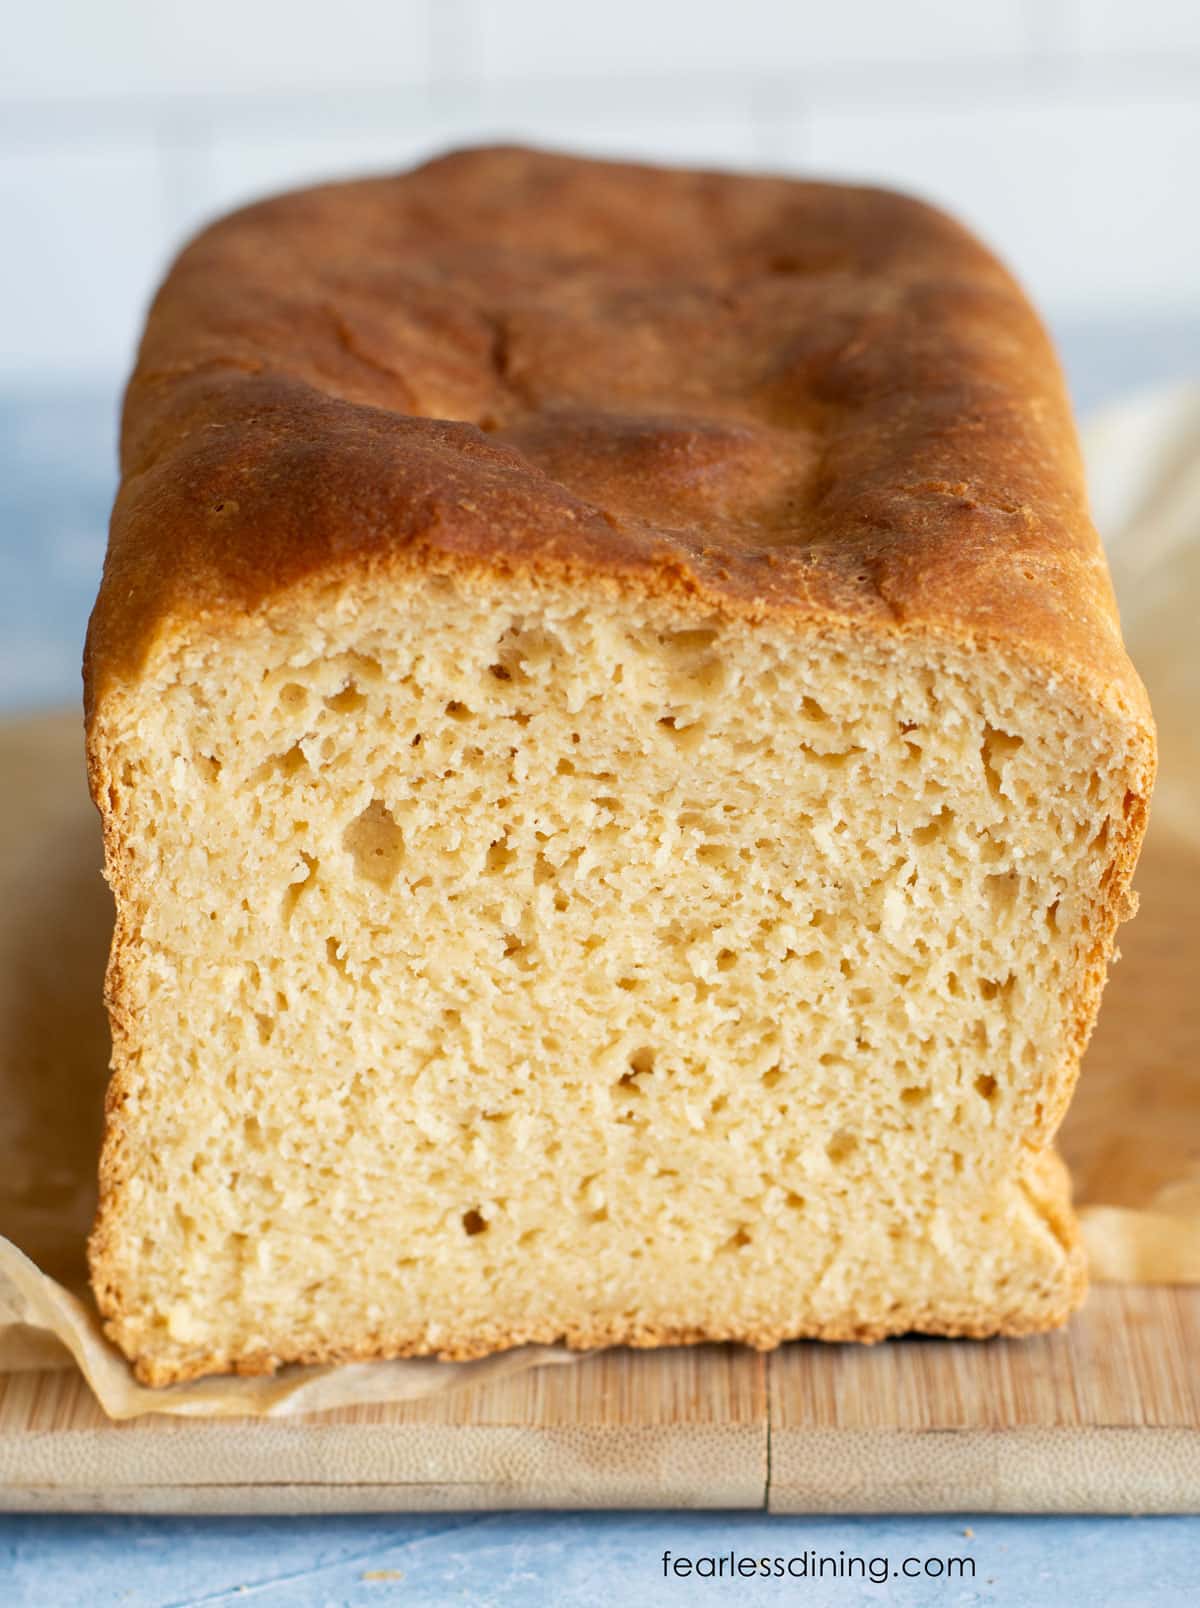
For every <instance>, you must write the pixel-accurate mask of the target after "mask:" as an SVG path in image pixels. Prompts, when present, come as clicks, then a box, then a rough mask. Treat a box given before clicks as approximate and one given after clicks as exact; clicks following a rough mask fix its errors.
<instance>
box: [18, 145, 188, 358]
mask: <svg viewBox="0 0 1200 1608" xmlns="http://www.w3.org/2000/svg"><path fill="white" fill-rule="evenodd" d="M160 183H161V171H160V164H159V160H158V156H157V153H156V152H155V151H154V150H153V149H149V150H148V149H146V148H144V147H143V146H141V145H139V144H132V145H130V144H126V143H124V142H121V141H113V142H111V143H107V142H106V143H105V144H104V145H103V146H102V148H101V149H99V150H88V149H81V148H79V147H77V146H75V145H74V144H69V145H62V144H58V143H47V144H45V145H41V146H38V147H36V148H35V149H31V150H25V151H21V152H17V153H14V154H10V155H4V156H0V218H3V219H4V232H5V239H6V244H5V247H4V250H3V251H0V309H3V311H2V312H0V319H2V323H0V365H2V369H0V372H3V373H7V374H10V375H18V376H21V377H22V378H24V377H35V378H36V377H41V376H43V375H45V376H46V377H54V376H64V377H66V376H73V375H78V376H79V377H81V378H85V377H88V378H90V377H95V376H98V375H110V374H114V373H119V372H121V371H123V370H124V369H125V368H126V367H127V366H128V364H129V360H130V358H131V356H132V353H133V348H134V343H135V341H136V338H137V331H138V328H139V326H140V324H141V320H142V316H143V314H144V311H145V308H146V304H147V303H148V301H149V298H150V294H151V292H152V290H153V287H154V282H155V280H156V279H157V278H158V276H159V274H160V273H161V271H162V268H163V266H164V264H165V261H166V256H167V252H168V249H169V242H168V236H167V231H166V230H165V229H164V226H163V199H162V194H161V190H160Z"/></svg>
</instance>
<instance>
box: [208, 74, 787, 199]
mask: <svg viewBox="0 0 1200 1608" xmlns="http://www.w3.org/2000/svg"><path fill="white" fill-rule="evenodd" d="M489 143H503V144H510V143H517V144H530V145H540V146H546V147H551V148H560V149H563V150H569V151H573V152H577V153H579V154H580V155H592V156H602V157H603V156H607V157H615V158H622V157H627V158H630V159H632V160H635V161H639V160H640V161H661V162H666V163H680V164H689V163H691V164H696V165H698V166H700V165H705V164H708V165H712V166H718V167H722V166H724V167H734V168H737V167H742V168H745V167H753V166H755V165H756V163H757V162H758V161H759V160H760V158H759V155H758V151H757V145H756V138H755V131H754V128H753V125H752V123H751V121H750V119H749V118H748V117H743V118H741V119H736V118H732V117H729V118H727V119H725V120H721V121H715V122H711V123H710V122H707V121H698V122H695V123H691V122H669V121H663V122H656V121H645V120H638V121H635V122H629V121H627V120H625V119H622V118H614V119H613V120H612V121H611V122H608V121H605V120H604V119H603V118H600V117H597V116H596V115H595V114H594V111H592V113H591V115H586V116H583V117H573V116H571V115H570V113H569V110H568V109H567V108H566V107H565V106H556V105H554V104H553V103H551V104H549V105H544V106H541V107H537V106H532V107H531V105H530V102H529V97H528V96H513V97H512V98H511V101H510V99H509V97H507V96H505V95H504V94H503V93H502V94H500V95H499V96H489V97H487V99H486V104H481V103H478V102H476V103H473V104H472V105H471V106H470V107H468V108H466V109H464V110H463V111H462V113H461V114H460V115H458V116H455V115H453V114H451V113H443V114H442V115H439V116H438V117H436V118H431V119H420V118H414V120H413V121H412V122H411V123H409V124H405V125H404V126H402V127H400V128H398V129H396V130H395V131H394V132H392V131H390V130H386V129H382V128H358V129H354V130H347V129H345V128H336V127H335V128H327V129H325V130H324V131H313V130H311V129H309V130H307V131H306V130H305V129H304V128H303V126H299V125H295V124H288V125H286V126H283V127H281V128H280V129H279V130H278V131H277V132H276V133H274V134H269V135H268V134H264V133H262V132H261V131H259V132H255V133H239V132H237V131H236V130H232V129H228V130H221V131H218V133H217V134H216V135H215V137H214V139H213V141H212V146H211V152H210V157H209V175H208V180H207V183H206V184H205V185H204V187H203V189H202V191H200V192H199V193H198V196H197V198H196V199H195V202H194V204H193V206H192V210H191V215H190V216H189V218H188V219H187V226H188V227H195V226H196V224H197V223H198V222H199V221H201V220H202V219H203V218H205V217H211V216H213V215H215V214H217V213H218V212H223V211H226V210H228V209H229V208H231V207H235V206H240V205H242V204H243V203H245V202H247V201H251V200H255V199H257V198H259V197H261V196H264V195H269V194H272V193H274V192H276V191H279V190H285V189H291V188H293V187H295V186H298V185H303V184H316V183H323V182H325V181H327V180H331V179H343V178H354V177H357V176H360V175H363V174H368V173H389V172H398V171H400V170H401V169H403V168H407V167H410V166H412V165H413V164H415V163H417V162H421V161H424V160H426V159H427V158H429V157H431V156H435V155H437V154H438V153H439V152H441V151H445V150H449V149H451V148H452V147H455V146H462V145H479V144H489Z"/></svg>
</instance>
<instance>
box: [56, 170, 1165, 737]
mask: <svg viewBox="0 0 1200 1608" xmlns="http://www.w3.org/2000/svg"><path fill="white" fill-rule="evenodd" d="M122 469H123V479H122V485H121V491H120V494H119V497H118V499H117V505H116V508H115V510H114V514H113V522H112V533H111V538H110V545H109V554H108V561H107V564H106V568H105V578H104V584H103V587H102V590H101V593H100V598H99V601H98V603H97V606H96V610H95V613H94V615H93V619H92V623H91V629H90V633H89V641H88V651H87V660H86V684H87V696H88V702H89V707H90V708H94V706H95V703H96V701H97V699H98V698H99V697H101V696H102V695H103V693H104V691H105V689H106V688H108V687H110V686H111V685H112V684H113V683H114V682H115V681H117V680H120V679H121V678H122V677H124V676H127V675H129V674H132V673H135V672H136V670H137V668H138V666H139V665H141V664H142V663H144V661H145V659H146V656H147V654H148V653H149V652H150V651H151V650H152V648H153V646H154V644H155V642H156V641H158V640H160V639H161V638H162V637H164V636H172V635H174V634H175V633H177V632H185V633H186V632H187V631H188V630H189V629H195V628H197V627H200V628H203V627H204V625H205V623H206V622H207V623H209V624H215V623H219V622H221V621H225V622H228V621H230V620H231V619H234V618H236V617H237V616H238V615H244V614H245V612H246V611H248V610H256V609H258V608H260V607H262V606H263V605H264V604H266V603H267V602H269V601H270V600H272V599H276V600H277V599H279V598H280V597H281V596H282V595H284V594H286V593H287V591H288V590H289V589H290V588H292V587H294V586H296V585H297V584H299V583H304V582H306V581H307V582H312V581H313V580H317V579H325V578H328V579H331V580H333V579H336V578H337V577H338V576H339V575H341V574H344V573H345V572H347V571H348V570H349V571H354V572H358V573H360V574H361V573H363V572H364V571H365V572H368V573H382V572H385V571H387V570H389V569H391V568H393V567H395V566H398V565H405V566H407V565H411V564H417V565H419V566H425V567H429V568H465V569H471V570H481V569H482V570H488V571H493V572H495V571H499V572H504V571H507V570H511V569H514V568H520V569H522V570H525V571H532V572H534V573H547V574H549V573H556V574H558V575H559V576H562V575H567V576H570V575H573V574H583V575H586V576H589V577H591V578H592V579H593V580H595V579H597V578H599V577H608V578H610V579H611V581H612V583H613V584H615V585H620V586H623V587H633V588H636V589H638V590H640V591H645V592H651V593H655V594H659V593H666V594H668V595H670V594H674V595H679V596H688V597H691V598H693V599H694V600H695V601H696V603H697V605H698V606H700V607H703V608H706V609H710V610H716V611H723V612H730V613H737V614H741V615H747V614H748V615H751V616H762V615H766V614H771V615H773V616H776V617H779V616H783V617H791V618H794V619H796V620H797V621H817V620H841V621H853V622H856V623H861V624H862V625H864V626H866V627H868V628H869V627H875V628H878V629H880V630H883V631H896V630H900V631H912V630H918V631H919V630H922V629H933V630H943V631H949V632H951V633H952V634H954V635H956V636H958V637H959V638H961V637H963V636H978V637H987V638H1000V639H1003V640H1005V641H1007V642H1009V643H1011V644H1013V645H1014V646H1016V647H1018V648H1020V649H1023V650H1025V651H1027V652H1028V653H1029V654H1030V655H1031V656H1032V657H1035V658H1038V659H1041V660H1043V661H1045V662H1047V663H1049V664H1051V665H1054V666H1056V667H1058V668H1060V669H1061V671H1062V673H1063V674H1064V675H1065V676H1066V677H1068V679H1070V680H1071V681H1074V682H1080V681H1082V682H1084V683H1086V684H1087V685H1088V688H1089V690H1090V691H1091V692H1093V693H1094V694H1095V695H1096V696H1098V697H1100V698H1101V699H1102V700H1104V701H1105V702H1109V703H1110V704H1111V705H1114V706H1116V707H1119V708H1123V709H1124V710H1125V711H1127V712H1129V713H1132V714H1133V715H1134V716H1135V717H1136V718H1137V719H1139V720H1140V721H1142V722H1145V721H1146V720H1147V718H1148V714H1147V708H1146V703H1145V695H1144V692H1143V690H1142V688H1141V684H1140V682H1139V681H1138V679H1137V676H1136V674H1135V673H1134V671H1133V670H1132V668H1131V666H1130V665H1129V662H1128V660H1127V658H1126V656H1125V653H1124V650H1123V648H1122V645H1121V639H1120V632H1119V628H1118V625H1117V621H1116V613H1115V608H1114V604H1113V600H1112V593H1111V588H1110V584H1109V580H1108V574H1107V570H1106V567H1105V564H1104V559H1103V555H1102V553H1101V550H1100V546H1099V543H1098V541H1097V539H1096V536H1095V533H1094V531H1093V529H1092V526H1091V524H1090V521H1089V518H1088V514H1087V507H1086V498H1085V492H1084V486H1083V479H1082V472H1081V468H1080V461H1079V455H1078V450H1077V445H1076V440H1075V433H1074V429H1073V425H1072V422H1071V416H1070V409H1069V406H1068V403H1067V400H1066V396H1065V393H1064V389H1063V384H1062V379H1061V376H1060V374H1059V370H1058V366H1057V364H1056V362H1055V359H1054V355H1053V352H1052V350H1051V348H1050V346H1049V343H1048V341H1047V339H1046V336H1045V334H1044V332H1043V330H1042V328H1041V326H1040V324H1039V323H1038V320H1037V318H1036V316H1035V315H1034V313H1033V312H1032V310H1031V309H1030V307H1029V304H1028V302H1027V301H1026V299H1025V297H1024V296H1023V295H1022V293H1021V291H1020V289H1019V287H1018V286H1017V285H1016V284H1015V283H1014V281H1013V280H1012V279H1011V277H1010V276H1009V275H1008V273H1007V272H1006V271H1005V269H1004V268H1003V267H1001V265H1000V264H999V263H998V262H996V260H995V259H994V258H993V257H992V256H991V255H990V254H989V253H988V252H987V251H985V250H984V248H983V247H982V246H980V245H979V244H978V243H977V242H976V241H975V240H974V239H973V238H972V237H971V236H970V235H969V234H967V233H966V232H965V231H964V230H963V229H961V228H960V227H959V226H958V225H957V224H955V223H953V222H952V221H951V220H950V219H948V218H946V217H944V216H943V215H942V214H940V213H938V212H936V211H934V210H932V209H931V208H929V207H926V206H924V205H922V204H921V203H919V202H916V201H913V200H910V199H908V198H905V197H902V196H898V195H893V194H890V193H888V192H884V191H878V190H866V189H857V188H851V187H848V186H836V185H824V184H813V183H798V182H794V181H790V180H785V179H778V178H752V177H745V176H732V175H723V174H712V173H691V172H674V171H665V170H658V169H653V168H643V167H633V166H627V165H621V164H614V163H599V162H587V161H581V160H578V159H574V158H570V157H563V156H555V155H549V154H545V153H541V152H534V151H526V150H512V149H484V150H476V151H464V152H460V153H457V154H454V155H451V156H447V157H444V158H442V159H440V160H439V161H435V162H432V163H430V164H428V165H427V166H425V167H422V168H420V169H418V170H416V171H415V172H412V173H409V174H405V175H401V176H399V177H396V178H386V179H374V180H367V181H364V182H361V183H354V184H343V185H333V186H328V187H325V188H321V189H315V190H309V191H303V192H300V193H297V194H294V195H288V196H283V197H280V198H278V199H276V200H272V201H267V202H264V203H262V204H260V205H258V206H255V207H252V208H250V209H248V210H246V211H244V212H241V213H238V214H235V215H234V216H232V217H230V218H227V219H225V220H224V221H222V222H220V223H218V224H216V225H215V226H213V227H212V228H211V229H209V230H207V231H206V232H205V233H204V234H202V235H201V236H200V237H199V238H198V239H197V240H195V241H194V242H193V243H192V244H191V245H190V246H189V247H188V248H187V250H185V251H184V253H183V254H182V256H181V257H180V258H179V260H178V262H177V263H176V264H175V267H174V268H173V270H172V272H171V274H170V276H169V278H168V279H167V281H166V283H165V285H164V286H163V288H162V290H161V291H160V292H159V295H158V297H157V299H156V301H155V304H154V307H153V310H152V312H151V315H150V320H149V324H148V327H147V330H146V334H145V338H144V341H143V343H142V348H141V354H140V357H139V361H138V366H137V369H136V372H135V374H134V376H133V379H132V381H131V383H130V387H129V391H128V395H127V399H126V406H125V417H124V428H123V441H122Z"/></svg>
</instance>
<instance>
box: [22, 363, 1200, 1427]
mask: <svg viewBox="0 0 1200 1608" xmlns="http://www.w3.org/2000/svg"><path fill="white" fill-rule="evenodd" d="M1086 445H1087V451H1088V458H1089V468H1090V471H1091V476H1092V486H1093V497H1094V502H1095V507H1096V516H1097V523H1098V524H1099V526H1100V529H1101V530H1102V531H1103V532H1104V534H1105V537H1106V540H1107V542H1108V545H1109V550H1110V561H1111V563H1112V566H1113V572H1114V576H1115V578H1116V581H1117V587H1118V594H1119V595H1120V597H1121V601H1122V613H1123V620H1124V626H1125V635H1126V640H1127V641H1128V643H1129V645H1130V649H1131V652H1132V654H1133V657H1134V659H1135V661H1136V662H1137V663H1138V665H1139V668H1140V669H1141V671H1142V673H1143V675H1144V677H1145V679H1146V681H1147V684H1148V685H1149V688H1150V693H1151V697H1152V699H1153V701H1154V706H1155V712H1156V715H1157V718H1158V722H1159V729H1160V738H1161V779H1160V782H1159V787H1158V792H1157V795H1156V800H1155V806H1154V816H1153V821H1152V824H1151V830H1150V835H1149V838H1148V841H1147V847H1146V851H1145V853H1144V855H1143V860H1142V865H1141V868H1140V869H1139V873H1138V877H1137V887H1138V890H1139V892H1140V894H1141V899H1142V907H1141V912H1140V914H1139V915H1138V918H1137V920H1136V921H1135V922H1134V923H1133V925H1132V926H1131V927H1126V928H1124V929H1123V931H1122V938H1121V947H1122V950H1123V952H1124V953H1123V958H1122V960H1121V962H1120V964H1119V965H1118V966H1117V967H1116V968H1115V970H1114V973H1113V978H1112V982H1111V983H1110V985H1109V987H1108V990H1107V991H1106V994H1105V1002H1104V1006H1103V1009H1102V1012H1101V1019H1100V1025H1099V1027H1098V1029H1097V1032H1096V1035H1095V1038H1094V1040H1093V1043H1092V1046H1091V1048H1090V1049H1089V1052H1088V1057H1087V1060H1086V1062H1085V1066H1084V1073H1083V1076H1082V1078H1081V1080H1080V1085H1079V1091H1078V1093H1077V1095H1076V1099H1075V1102H1074V1104H1073V1106H1072V1108H1071V1113H1070V1115H1069V1117H1068V1119H1067V1123H1066V1126H1065V1128H1064V1131H1063V1134H1062V1145H1063V1150H1064V1153H1065V1155H1066V1157H1067V1160H1068V1162H1069V1163H1070V1166H1071V1169H1072V1174H1073V1177H1074V1180H1075V1193H1076V1199H1077V1203H1078V1205H1079V1207H1080V1215H1081V1219H1082V1221H1083V1225H1084V1233H1085V1236H1086V1240H1087V1245H1088V1251H1089V1257H1090V1261H1091V1267H1092V1276H1093V1278H1096V1279H1101V1280H1115V1281H1122V1280H1129V1281H1134V1282H1146V1283H1191V1282H1200V987H1198V986H1197V985H1198V984H1200V968H1198V966H1197V960H1198V959H1200V942H1198V938H1197V930H1198V928H1200V919H1198V918H1200V736H1198V735H1197V727H1196V723H1195V720H1194V711H1195V710H1196V709H1197V708H1198V707H1200V704H1198V700H1200V645H1198V643H1197V637H1198V636H1200V390H1183V391H1176V392H1172V393H1170V394H1165V395H1156V396H1152V397H1148V398H1143V399H1140V400H1135V401H1134V402H1131V403H1130V404H1129V405H1127V406H1125V407H1122V408H1120V409H1117V410H1114V411H1112V412H1110V413H1108V414H1106V415H1105V416H1104V417H1102V418H1100V419H1098V420H1096V421H1095V422H1094V424H1093V425H1092V428H1091V429H1090V431H1089V432H1088V433H1087V437H1086ZM0 780H2V784H3V785H0V1096H2V1098H0V1236H3V1237H0V1372H4V1371H14V1370H16V1369H22V1368H45V1367H76V1366H77V1367H79V1368H80V1369H81V1370H82V1371H83V1373H84V1374H85V1376H86V1377H87V1379H88V1382H89V1384H90V1385H91V1387H92V1389H93V1390H94V1392H95V1394H96V1396H97V1398H98V1400H99V1401H100V1404H101V1406H102V1407H103V1408H104V1409H105V1411H106V1412H107V1413H108V1414H109V1415H110V1416H111V1417H113V1418H131V1417H136V1416H138V1415H140V1414H144V1413H169V1414H177V1415H192V1416H214V1417H235V1416H236V1417H246V1416H264V1415H270V1416H280V1415H283V1414H288V1413H296V1412H312V1411H315V1410H319V1409H325V1408H332V1407H341V1406H348V1405H351V1404H354V1403H360V1402H385V1401H403V1400H412V1399H415V1398H418V1397H423V1396H428V1395H430V1394H434V1393H436V1392H441V1391H448V1390H454V1389H459V1388H461V1387H462V1386H463V1385H464V1384H468V1383H471V1382H475V1381H479V1380H482V1379H485V1378H495V1377H497V1376H498V1375H501V1374H509V1373H513V1372H515V1371H519V1370H521V1369H524V1368H531V1367H537V1366H545V1365H547V1364H550V1363H562V1362H570V1361H573V1360H575V1357H574V1354H572V1353H570V1352H567V1351H566V1350H564V1349H562V1348H559V1347H531V1348H526V1349H524V1350H521V1351H516V1352H510V1353H506V1354H504V1355H501V1356H499V1357H494V1358H488V1359H485V1360H483V1361H481V1362H473V1363H439V1362H429V1361H402V1362H387V1363H367V1364H353V1365H345V1366H341V1367H326V1368H289V1369H285V1370H283V1371H282V1372H281V1373H280V1374H279V1375H277V1376H276V1377H274V1378H262V1379H235V1380H229V1379H208V1380H202V1381H199V1382H198V1383H195V1384H191V1385H179V1386H172V1387H169V1388H167V1389H165V1390H149V1389H146V1388H144V1387H142V1386H140V1385H138V1384H137V1383H136V1381H135V1380H134V1379H133V1376H132V1373H131V1371H130V1369H129V1366H128V1364H127V1363H126V1362H125V1360H124V1358H123V1357H121V1356H120V1354H119V1353H118V1352H117V1351H116V1350H115V1348H114V1347H112V1346H111V1345H109V1344H108V1342H107V1341H106V1340H105V1339H104V1338H103V1336H102V1334H101V1333H100V1328H99V1324H98V1321H97V1318H96V1315H95V1311H94V1308H93V1306H92V1304H91V1299H90V1296H89V1295H88V1293H87V1286H86V1275H85V1268H84V1241H85V1238H86V1235H87V1231H88V1228H89V1225H90V1222H91V1217H92V1213H93V1211H94V1207H95V1169H96V1158H97V1154H98V1150H99V1143H100V1129H101V1113H102V1108H103V1094H104V1085H105V1081H106V1076H107V1072H106V1062H107V1056H108V1035H107V1025H106V1023H105V1019H104V1012H103V1008H102V1005H101V985H102V978H103V972H104V962H105V956H106V951H107V946H108V936H109V930H110V925H111V905H110V901H109V896H108V892H107V890H106V888H105V887H104V884H103V882H102V880H101V878H100V875H99V869H98V868H99V865H100V846H99V829H98V824H97V820H96V817H95V813H94V811H93V809H92V806H91V803H90V800H89V799H88V798H87V794H86V789H85V787H84V782H83V771H82V731H81V722H80V719H79V717H78V716H77V715H75V714H64V715H56V716H51V717H46V716H42V717H36V718H29V719H26V720H22V721H14V722H10V723H8V724H7V725H5V726H3V727H0Z"/></svg>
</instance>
